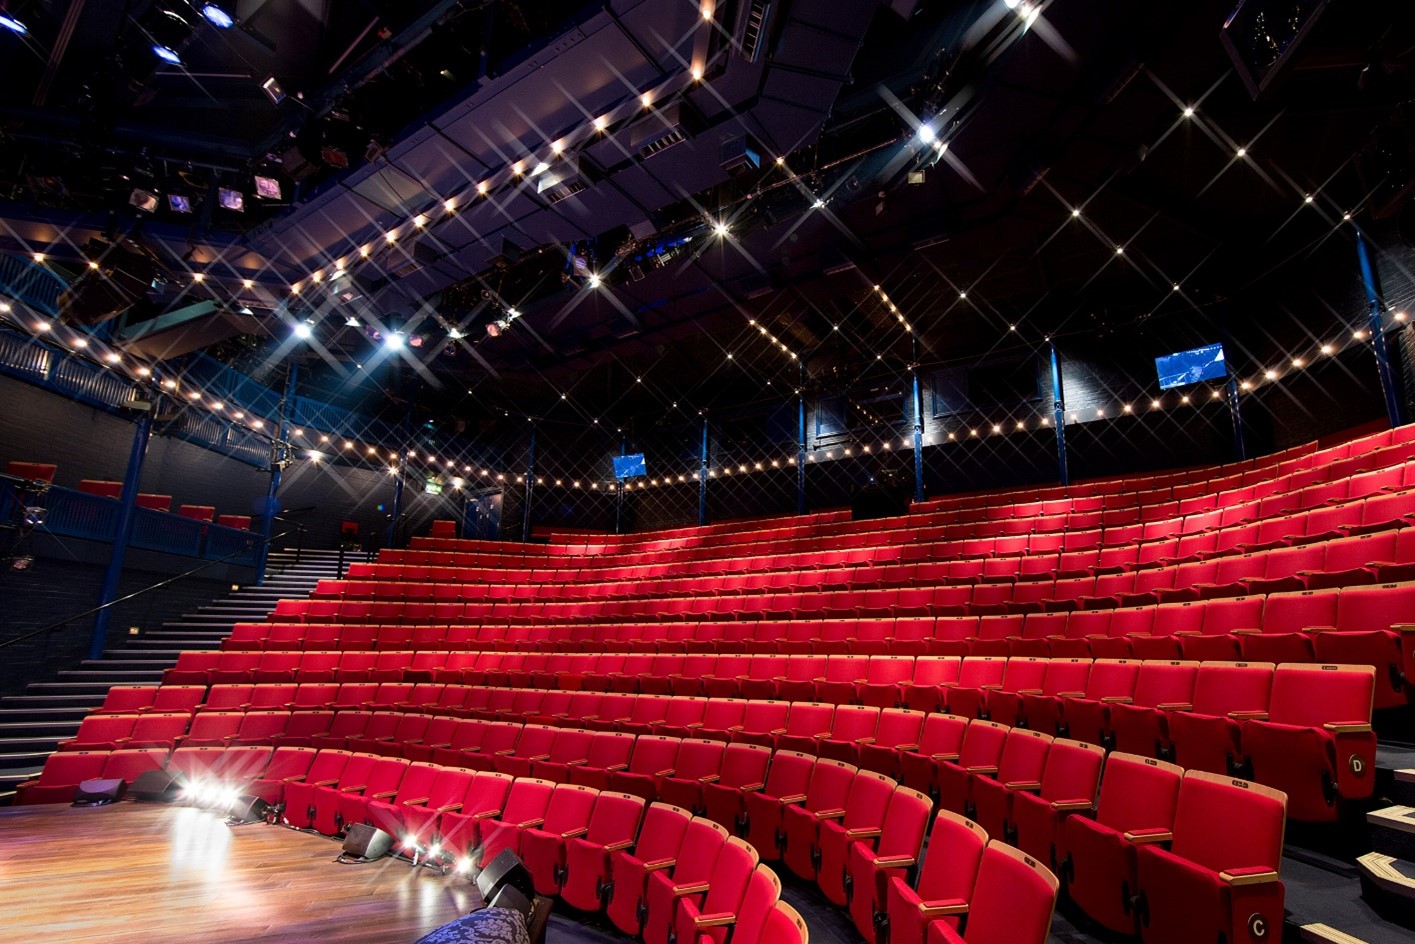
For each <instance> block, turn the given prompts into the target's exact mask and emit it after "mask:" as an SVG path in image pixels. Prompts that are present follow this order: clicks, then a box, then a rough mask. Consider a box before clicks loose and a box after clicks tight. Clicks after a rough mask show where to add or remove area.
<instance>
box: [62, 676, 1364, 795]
mask: <svg viewBox="0 0 1415 944" xmlns="http://www.w3.org/2000/svg"><path fill="white" fill-rule="evenodd" d="M871 661H872V662H874V663H878V664H881V665H885V666H890V667H893V666H895V665H896V664H897V660H890V659H888V658H886V659H883V660H871ZM904 661H905V662H906V663H907V661H908V660H904ZM914 670H915V675H914V677H913V678H910V679H905V680H901V679H899V677H898V676H897V675H894V676H893V677H892V678H888V679H880V680H875V681H866V680H864V679H860V680H852V679H850V678H842V679H830V678H821V679H811V678H809V677H796V678H793V677H790V676H789V675H787V676H777V677H775V678H773V677H772V676H770V675H769V674H765V673H763V674H762V675H760V676H756V677H752V676H748V677H742V678H722V679H719V678H715V677H712V676H708V677H704V678H701V679H694V681H695V682H701V688H699V689H698V691H699V692H705V693H706V694H692V695H689V694H680V695H674V696H668V695H659V694H629V693H615V692H611V693H604V692H590V691H578V692H577V691H567V690H563V689H550V690H546V689H520V688H501V689H489V688H486V687H483V686H481V685H473V686H468V685H441V684H439V683H435V682H432V683H409V682H384V683H374V682H365V683H343V684H342V685H338V686H337V687H336V686H335V685H333V684H332V683H309V684H304V685H300V686H298V687H295V686H289V685H256V686H245V685H217V686H213V687H212V688H211V690H210V692H209V693H208V694H207V696H206V702H205V704H204V705H200V706H197V707H198V709H205V710H199V712H198V713H197V714H196V715H195V717H194V718H190V719H189V716H188V715H186V714H180V713H178V714H173V713H170V712H149V713H146V714H138V713H132V714H103V713H97V714H94V715H90V716H89V717H88V718H86V719H85V721H84V722H83V724H82V725H81V727H80V731H79V733H78V735H77V736H76V738H75V739H73V740H71V741H68V742H65V743H63V744H61V746H60V749H61V750H84V749H92V748H93V747H95V746H101V747H107V748H113V747H120V746H136V745H137V744H146V743H153V742H152V741H151V740H150V739H151V738H154V737H156V736H157V733H156V732H157V731H158V729H159V726H161V727H160V730H162V731H165V732H166V733H167V737H168V738H169V740H166V741H163V742H161V743H164V744H167V745H168V746H171V745H172V744H175V743H182V744H189V743H191V744H205V743H209V742H215V743H230V742H233V741H248V740H252V739H260V738H272V739H274V740H275V741H277V742H281V743H283V742H284V740H290V739H296V738H298V739H302V740H303V741H305V742H307V743H311V744H314V745H316V746H345V744H344V741H343V740H342V739H346V738H349V737H357V738H363V739H364V740H363V741H361V742H360V743H361V744H362V745H363V748H362V749H367V747H368V744H370V743H373V742H377V741H380V740H384V739H393V740H397V739H400V738H401V739H406V738H408V737H410V736H412V734H413V733H415V734H416V736H417V737H419V738H421V737H423V733H424V732H423V731H422V730H421V729H417V728H416V727H415V726H416V725H417V724H418V722H416V721H412V722H405V720H404V719H402V718H400V717H399V715H398V714H397V713H398V712H403V711H412V712H426V713H428V714H431V715H437V716H442V717H444V718H448V717H450V718H479V719H484V720H492V719H509V720H518V721H523V722H532V723H545V724H552V725H568V726H572V727H580V728H587V729H590V730H606V731H615V732H620V733H630V734H650V733H657V734H670V735H676V736H680V737H681V736H694V737H712V738H720V739H724V740H732V741H734V742H746V743H756V744H761V745H763V746H767V747H772V748H776V749H781V748H789V749H797V750H799V749H809V750H811V751H815V750H817V749H819V750H822V751H825V752H833V753H830V755H829V756H837V757H841V758H843V759H848V760H850V761H851V762H853V763H867V764H868V765H869V766H872V767H876V768H881V769H884V770H885V771H887V772H893V771H894V770H895V768H894V767H891V766H889V764H890V761H889V758H890V757H894V756H895V755H897V754H899V753H900V745H912V744H917V743H925V742H927V741H928V738H929V734H930V731H932V737H934V738H945V737H946V736H947V735H946V734H945V732H947V731H950V730H952V731H954V732H957V731H961V730H962V722H966V721H967V719H989V720H990V721H991V722H993V723H996V724H999V725H1001V726H1020V727H1026V728H1027V729H1028V730H1033V731H1037V732H1041V733H1045V734H1048V735H1065V736H1068V737H1072V738H1076V739H1080V740H1084V741H1086V742H1089V743H1094V744H1098V745H1105V746H1107V747H1117V748H1119V749H1121V750H1124V751H1127V752H1131V753H1139V754H1147V755H1151V756H1156V757H1160V756H1164V757H1173V758H1175V759H1177V760H1179V761H1180V763H1182V764H1183V765H1184V766H1185V767H1188V768H1193V769H1202V770H1209V771H1212V772H1215V773H1230V772H1233V771H1235V770H1239V769H1245V768H1246V769H1249V770H1251V771H1252V775H1253V776H1255V777H1256V778H1257V779H1258V780H1259V781H1261V782H1264V783H1270V784H1274V785H1277V786H1280V787H1282V788H1283V789H1284V790H1285V791H1286V792H1287V793H1288V794H1289V796H1291V797H1292V804H1293V815H1294V816H1297V817H1298V818H1299V819H1304V820H1330V819H1332V818H1334V817H1335V816H1336V815H1337V801H1338V799H1361V798H1364V797H1367V796H1369V795H1370V794H1371V792H1372V789H1373V783H1374V781H1373V777H1374V760H1375V746H1376V742H1375V736H1374V734H1373V733H1372V731H1371V727H1370V723H1369V722H1370V712H1371V708H1370V706H1371V690H1372V671H1371V669H1370V668H1369V667H1349V666H1305V665H1284V666H1278V667H1277V668H1276V669H1274V668H1273V667H1272V666H1271V665H1263V664H1259V665H1251V664H1245V663H1204V664H1202V665H1200V664H1195V663H1186V662H1146V663H1136V662H1132V661H1124V660H1100V661H1097V662H1095V663H1093V664H1092V663H1088V662H1086V661H1085V660H1039V659H1031V658H1017V659H1011V660H1003V659H969V660H966V661H964V662H963V663H962V664H961V665H960V664H958V663H957V662H956V661H955V660H934V659H919V660H916V661H915V665H914ZM561 680H564V681H572V680H570V679H566V678H565V677H564V676H563V675H562V676H561ZM580 681H583V680H580ZM662 681H663V682H664V684H665V687H666V686H667V685H668V684H670V683H671V681H672V680H669V679H665V680H662ZM719 683H722V685H721V687H719ZM729 686H730V690H726V691H725V689H727V688H728V687H729ZM723 694H730V695H747V696H749V697H751V696H757V697H755V698H752V699H751V700H742V699H739V698H724V697H720V696H721V695H723ZM708 695H711V696H716V697H707V696H708ZM772 696H785V697H782V698H773V697H772ZM813 697H814V698H820V699H827V701H821V702H815V701H801V700H789V699H801V698H805V699H810V698H813ZM132 701H133V698H132V696H130V695H129V694H128V692H127V691H122V692H118V693H117V697H115V700H114V704H113V705H112V706H110V707H108V708H107V709H105V710H108V711H112V710H120V709H131V708H132V707H133V706H132ZM832 702H835V703H839V706H838V707H837V705H836V704H833V703H832ZM850 702H864V704H862V705H861V704H848V703H850ZM896 705H897V706H907V707H908V708H909V709H912V710H905V711H901V710H899V709H897V708H892V707H889V706H896ZM882 709H883V710H882ZM291 711H293V712H294V714H293V716H292V715H291V714H290V712H291ZM378 711H384V712H388V714H387V715H386V716H385V717H383V718H382V719H381V720H380V721H379V722H378V723H377V725H375V726H374V728H373V730H372V731H370V730H368V726H369V725H370V724H373V722H372V721H371V719H370V718H369V717H367V713H368V712H378ZM336 712H337V714H336ZM351 712H352V713H351ZM944 712H951V713H952V715H951V716H950V715H948V714H944ZM243 713H244V714H243ZM926 713H928V714H927V718H926ZM375 717H377V716H375ZM934 719H937V720H934ZM188 720H190V721H191V724H190V730H188V729H187V722H188ZM405 723H406V724H410V725H413V726H414V729H413V731H412V732H410V731H409V730H405V729H402V728H400V725H403V724H405ZM428 723H429V722H428V721H427V720H426V719H425V720H424V721H423V722H422V724H423V726H424V727H426V725H427V724H428ZM448 730H449V729H447V728H446V727H445V726H440V727H439V729H438V730H437V731H436V732H435V733H436V736H437V737H438V740H437V741H436V743H442V741H441V738H442V737H443V736H445V735H446V734H447V731H448ZM400 731H401V733H399V732H400ZM183 732H185V733H183ZM921 737H922V739H921ZM182 738H185V739H182ZM329 738H333V739H335V741H334V742H331V741H329V740H321V739H329ZM282 739H283V740H282ZM860 739H868V740H869V743H865V742H862V741H861V740H860ZM837 742H838V743H837ZM447 744H448V745H449V750H452V751H461V750H463V747H462V746H460V745H456V744H455V742H454V741H448V742H447ZM514 748H515V744H514V743H508V744H502V743H499V742H498V743H497V746H496V749H497V750H512V749H514ZM433 759H437V758H436V757H434V758H433ZM896 759H897V758H896ZM906 782H907V778H906ZM620 788H621V789H622V788H623V787H622V785H621V787H620Z"/></svg>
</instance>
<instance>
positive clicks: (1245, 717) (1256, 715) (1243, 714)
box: [1228, 711, 1268, 721]
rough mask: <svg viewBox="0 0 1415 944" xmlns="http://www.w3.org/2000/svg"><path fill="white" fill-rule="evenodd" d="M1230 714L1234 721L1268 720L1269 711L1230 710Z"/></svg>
mask: <svg viewBox="0 0 1415 944" xmlns="http://www.w3.org/2000/svg"><path fill="white" fill-rule="evenodd" d="M1228 716H1229V717H1230V718H1232V719H1233V720H1234V721H1266V720H1268V713H1267V712H1266V711H1230V712H1229V713H1228Z"/></svg>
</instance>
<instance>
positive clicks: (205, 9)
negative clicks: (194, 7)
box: [201, 3, 236, 29]
mask: <svg viewBox="0 0 1415 944" xmlns="http://www.w3.org/2000/svg"><path fill="white" fill-rule="evenodd" d="M201 15H202V16H204V17H206V21H207V22H208V23H210V24H211V25H212V26H214V27H216V28H217V29H230V28H231V27H233V26H235V25H236V19H235V17H233V16H231V14H229V13H227V12H226V11H225V10H223V9H221V7H219V6H217V5H216V4H214V3H207V4H203V6H202V8H201Z"/></svg>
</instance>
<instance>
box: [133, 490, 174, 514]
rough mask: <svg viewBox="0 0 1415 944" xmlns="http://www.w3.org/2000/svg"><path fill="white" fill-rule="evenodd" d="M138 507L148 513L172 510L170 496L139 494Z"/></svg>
mask: <svg viewBox="0 0 1415 944" xmlns="http://www.w3.org/2000/svg"><path fill="white" fill-rule="evenodd" d="M138 507H139V508H147V509H149V510H150V511H164V512H170V511H171V510H172V496H171V495H150V494H147V493H140V494H139V495H138Z"/></svg>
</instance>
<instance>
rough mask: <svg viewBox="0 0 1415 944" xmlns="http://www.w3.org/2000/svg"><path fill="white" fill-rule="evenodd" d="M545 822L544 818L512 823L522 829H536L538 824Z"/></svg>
mask: <svg viewBox="0 0 1415 944" xmlns="http://www.w3.org/2000/svg"><path fill="white" fill-rule="evenodd" d="M544 823H545V820H544V819H528V820H526V821H525V822H523V823H513V824H512V825H514V826H517V827H519V828H521V829H535V828H536V827H537V826H541V825H543V824H544Z"/></svg>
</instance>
